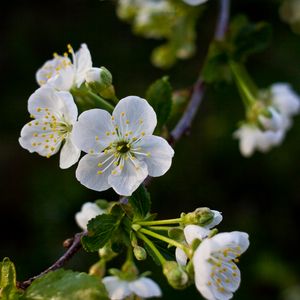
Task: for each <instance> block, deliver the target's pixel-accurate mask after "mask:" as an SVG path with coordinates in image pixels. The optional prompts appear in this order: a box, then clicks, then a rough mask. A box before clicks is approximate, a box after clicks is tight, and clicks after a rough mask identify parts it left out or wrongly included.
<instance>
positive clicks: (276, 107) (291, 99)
mask: <svg viewBox="0 0 300 300" xmlns="http://www.w3.org/2000/svg"><path fill="white" fill-rule="evenodd" d="M262 96H263V97H262V98H263V100H262V101H261V102H260V105H262V106H264V105H266V108H265V109H266V110H268V112H269V113H270V117H267V116H265V115H263V114H261V113H259V114H258V116H257V120H256V122H253V121H252V122H245V123H244V124H243V125H241V127H240V128H239V129H238V130H237V131H236V132H235V133H234V137H235V138H237V139H239V140H240V151H241V153H242V154H243V155H244V156H246V157H249V156H251V155H252V154H253V152H254V151H255V150H259V151H261V152H267V151H269V150H270V149H271V148H272V147H274V146H277V145H279V144H281V143H282V141H283V139H284V137H285V134H286V131H287V130H288V129H289V128H290V126H291V124H292V116H294V115H296V114H298V113H299V110H300V98H299V96H298V95H297V94H296V93H295V92H294V91H293V90H292V88H291V87H290V85H289V84H286V83H276V84H273V85H272V86H271V87H270V89H269V90H268V91H267V92H262ZM264 102H267V104H265V103H264Z"/></svg>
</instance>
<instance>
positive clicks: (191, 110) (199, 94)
mask: <svg viewBox="0 0 300 300" xmlns="http://www.w3.org/2000/svg"><path fill="white" fill-rule="evenodd" d="M229 8H230V0H220V13H219V17H218V20H217V24H216V31H215V35H214V38H215V39H216V40H222V39H224V37H225V33H226V31H227V27H228V20H229ZM204 91H205V84H204V82H203V80H202V79H201V78H199V79H198V80H197V81H196V83H195V84H194V86H193V91H192V95H191V100H190V102H189V104H188V106H187V108H186V110H185V112H184V114H183V115H182V117H181V119H180V120H179V122H178V123H177V125H176V126H175V128H174V129H173V130H172V131H171V134H170V136H171V138H170V143H171V145H172V146H173V145H174V144H175V142H177V141H178V140H179V139H180V138H181V137H182V136H183V135H184V134H185V133H186V132H187V131H188V130H189V128H190V127H191V124H192V122H193V120H194V118H195V115H196V113H197V111H198V108H199V106H200V104H201V102H202V98H203V95H204ZM149 183H150V178H147V179H146V182H145V184H146V185H147V184H149ZM120 201H121V202H124V203H126V201H127V198H126V197H122V198H121V200H120ZM86 234H87V232H86V231H84V232H80V233H76V234H75V236H74V239H73V242H72V243H71V246H70V247H69V248H68V250H67V251H66V252H65V253H64V254H63V255H62V256H61V257H60V258H59V259H58V260H57V261H56V262H55V263H54V264H53V265H52V266H50V267H49V268H48V269H46V270H45V271H43V272H42V273H40V274H39V275H37V276H34V277H31V278H29V279H28V280H26V281H23V282H17V286H18V288H20V289H26V288H27V287H28V286H30V284H31V283H32V282H33V281H34V280H35V279H37V278H39V277H42V276H43V275H45V274H47V273H49V272H50V271H54V270H57V269H59V268H61V267H63V266H64V265H65V263H66V262H67V261H68V260H69V259H70V258H72V257H73V256H74V255H75V254H76V253H77V252H78V251H79V250H80V249H81V238H82V237H83V236H84V235H86Z"/></svg>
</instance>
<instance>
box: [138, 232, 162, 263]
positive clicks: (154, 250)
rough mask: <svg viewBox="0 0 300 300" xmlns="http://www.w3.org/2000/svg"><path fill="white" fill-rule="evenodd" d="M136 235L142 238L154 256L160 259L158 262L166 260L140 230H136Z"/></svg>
mask: <svg viewBox="0 0 300 300" xmlns="http://www.w3.org/2000/svg"><path fill="white" fill-rule="evenodd" d="M136 234H137V236H138V237H139V238H140V239H141V240H143V241H144V242H145V243H146V244H147V245H148V246H149V248H150V249H151V250H152V251H153V253H154V254H155V255H156V257H157V258H158V260H159V261H160V263H161V264H162V265H163V264H164V263H165V262H166V259H165V258H164V257H163V256H162V255H161V253H160V252H159V250H158V249H157V248H156V247H155V245H154V244H153V243H152V242H151V241H150V240H149V239H148V238H147V237H146V236H145V235H144V234H142V233H141V232H137V233H136Z"/></svg>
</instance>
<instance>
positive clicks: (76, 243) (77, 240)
mask: <svg viewBox="0 0 300 300" xmlns="http://www.w3.org/2000/svg"><path fill="white" fill-rule="evenodd" d="M86 234H87V232H86V231H83V232H80V233H76V234H75V236H74V238H73V241H72V244H71V245H70V247H69V248H68V250H67V251H66V252H65V253H64V254H63V255H62V256H61V257H60V258H59V259H58V260H57V261H56V262H55V263H54V264H53V265H52V266H50V267H49V268H48V269H46V270H45V271H43V272H42V273H40V274H39V275H36V276H33V277H31V278H29V279H28V280H26V281H23V282H18V283H17V286H18V288H20V289H23V290H25V289H26V288H27V287H28V286H30V285H31V283H32V282H33V281H34V280H35V279H37V278H39V277H42V276H43V275H45V274H47V273H49V272H50V271H54V270H57V269H60V268H61V267H63V266H64V265H65V263H66V262H67V261H68V260H70V259H71V258H72V257H73V256H74V255H75V254H76V253H77V252H78V251H79V249H80V248H81V238H82V237H83V236H84V235H86Z"/></svg>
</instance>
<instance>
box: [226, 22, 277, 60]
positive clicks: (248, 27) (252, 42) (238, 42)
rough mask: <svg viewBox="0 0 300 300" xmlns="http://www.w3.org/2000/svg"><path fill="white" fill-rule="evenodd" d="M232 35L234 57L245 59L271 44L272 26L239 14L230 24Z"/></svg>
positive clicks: (235, 58)
mask: <svg viewBox="0 0 300 300" xmlns="http://www.w3.org/2000/svg"><path fill="white" fill-rule="evenodd" d="M230 36H231V37H230V38H231V42H232V44H233V47H234V51H233V59H234V60H236V61H243V60H245V59H246V58H247V57H248V56H249V55H251V54H255V53H258V52H261V51H263V50H264V49H265V48H266V47H267V46H268V45H269V43H270V40H271V37H272V27H271V26H270V24H268V23H266V22H258V23H251V22H249V21H248V19H247V18H246V17H245V16H238V17H236V18H235V19H234V20H233V22H232V24H231V26H230Z"/></svg>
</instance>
